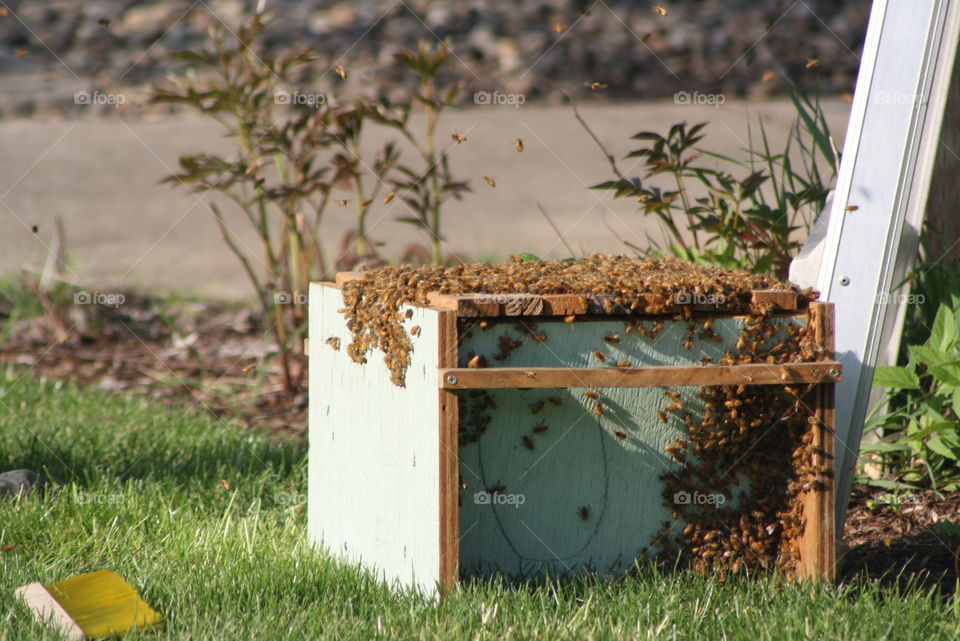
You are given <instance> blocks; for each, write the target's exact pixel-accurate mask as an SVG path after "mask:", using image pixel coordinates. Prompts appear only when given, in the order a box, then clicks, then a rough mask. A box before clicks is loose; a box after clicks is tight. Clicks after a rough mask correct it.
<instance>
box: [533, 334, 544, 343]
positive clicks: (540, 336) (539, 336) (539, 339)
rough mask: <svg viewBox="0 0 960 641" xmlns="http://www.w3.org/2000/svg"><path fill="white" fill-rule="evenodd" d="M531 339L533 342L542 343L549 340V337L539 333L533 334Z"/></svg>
mask: <svg viewBox="0 0 960 641" xmlns="http://www.w3.org/2000/svg"><path fill="white" fill-rule="evenodd" d="M530 338H532V339H533V340H535V341H537V342H538V343H542V342H544V341H545V340H547V335H546V334H545V333H543V332H541V333H539V334H531V336H530Z"/></svg>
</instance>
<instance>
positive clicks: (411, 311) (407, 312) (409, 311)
mask: <svg viewBox="0 0 960 641" xmlns="http://www.w3.org/2000/svg"><path fill="white" fill-rule="evenodd" d="M403 315H404V316H406V317H407V318H413V310H412V309H408V310H407V311H405V312H404V313H403Z"/></svg>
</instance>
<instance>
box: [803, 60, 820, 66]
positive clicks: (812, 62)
mask: <svg viewBox="0 0 960 641" xmlns="http://www.w3.org/2000/svg"><path fill="white" fill-rule="evenodd" d="M804 66H805V67H806V68H807V69H816V68H817V67H819V66H820V61H819V60H817V59H816V58H813V59H811V60H807V64H806V65H804Z"/></svg>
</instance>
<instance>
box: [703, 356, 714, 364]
mask: <svg viewBox="0 0 960 641" xmlns="http://www.w3.org/2000/svg"><path fill="white" fill-rule="evenodd" d="M712 362H713V357H712V356H703V357H701V358H700V364H701V365H709V364H710V363H712Z"/></svg>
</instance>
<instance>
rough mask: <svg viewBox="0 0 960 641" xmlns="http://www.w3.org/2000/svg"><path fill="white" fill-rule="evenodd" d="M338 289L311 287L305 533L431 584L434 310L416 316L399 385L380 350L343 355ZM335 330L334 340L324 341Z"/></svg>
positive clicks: (390, 572) (392, 574) (399, 576)
mask: <svg viewBox="0 0 960 641" xmlns="http://www.w3.org/2000/svg"><path fill="white" fill-rule="evenodd" d="M342 307H343V298H342V295H341V293H340V291H339V290H338V289H335V288H332V287H327V286H322V285H319V284H312V285H311V287H310V339H311V347H310V409H309V417H310V458H309V464H308V472H309V480H308V485H309V492H308V525H307V530H308V536H309V540H310V541H311V542H312V543H315V544H322V545H323V546H324V547H326V548H327V549H328V550H329V551H330V552H331V553H333V554H335V555H337V556H339V557H341V558H343V559H344V560H346V561H348V562H351V563H362V564H363V565H364V566H365V567H368V568H372V569H374V570H375V571H376V572H377V573H378V574H379V575H380V576H381V577H383V578H384V579H386V580H387V581H388V582H391V583H393V582H397V583H399V584H400V585H402V586H416V587H418V588H420V589H421V590H423V591H424V592H427V593H429V594H434V593H435V589H436V585H437V581H438V580H439V570H440V550H439V522H440V514H439V506H440V500H439V487H440V486H439V482H440V481H439V479H440V476H439V459H438V452H439V448H440V444H439V430H438V425H439V420H440V417H439V394H438V391H437V381H438V373H437V363H438V362H439V361H438V339H437V332H438V318H439V315H438V313H437V312H436V311H432V310H428V309H422V308H414V310H413V317H412V318H411V319H409V320H406V321H405V326H406V327H407V328H408V329H409V328H411V327H413V326H414V325H419V326H420V327H421V328H422V332H421V334H420V336H419V337H411V340H412V341H413V345H414V350H413V354H412V355H411V363H410V368H409V370H408V371H407V377H406V387H404V388H400V387H397V386H395V385H394V384H393V383H391V382H390V374H389V372H388V370H387V368H386V366H385V365H384V363H383V355H382V354H381V353H379V352H374V353H372V354H369V355H368V362H367V363H366V364H363V365H361V364H357V363H354V362H353V361H352V360H351V359H350V357H349V356H348V355H347V351H346V348H347V345H348V343H349V342H350V333H349V332H348V331H347V328H346V324H345V320H344V317H343V315H342V314H340V313H338V311H337V310H338V309H340V308H342ZM329 338H339V339H340V349H339V350H334V349H333V348H332V347H331V346H330V345H329V344H327V343H326V341H327V339H329Z"/></svg>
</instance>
